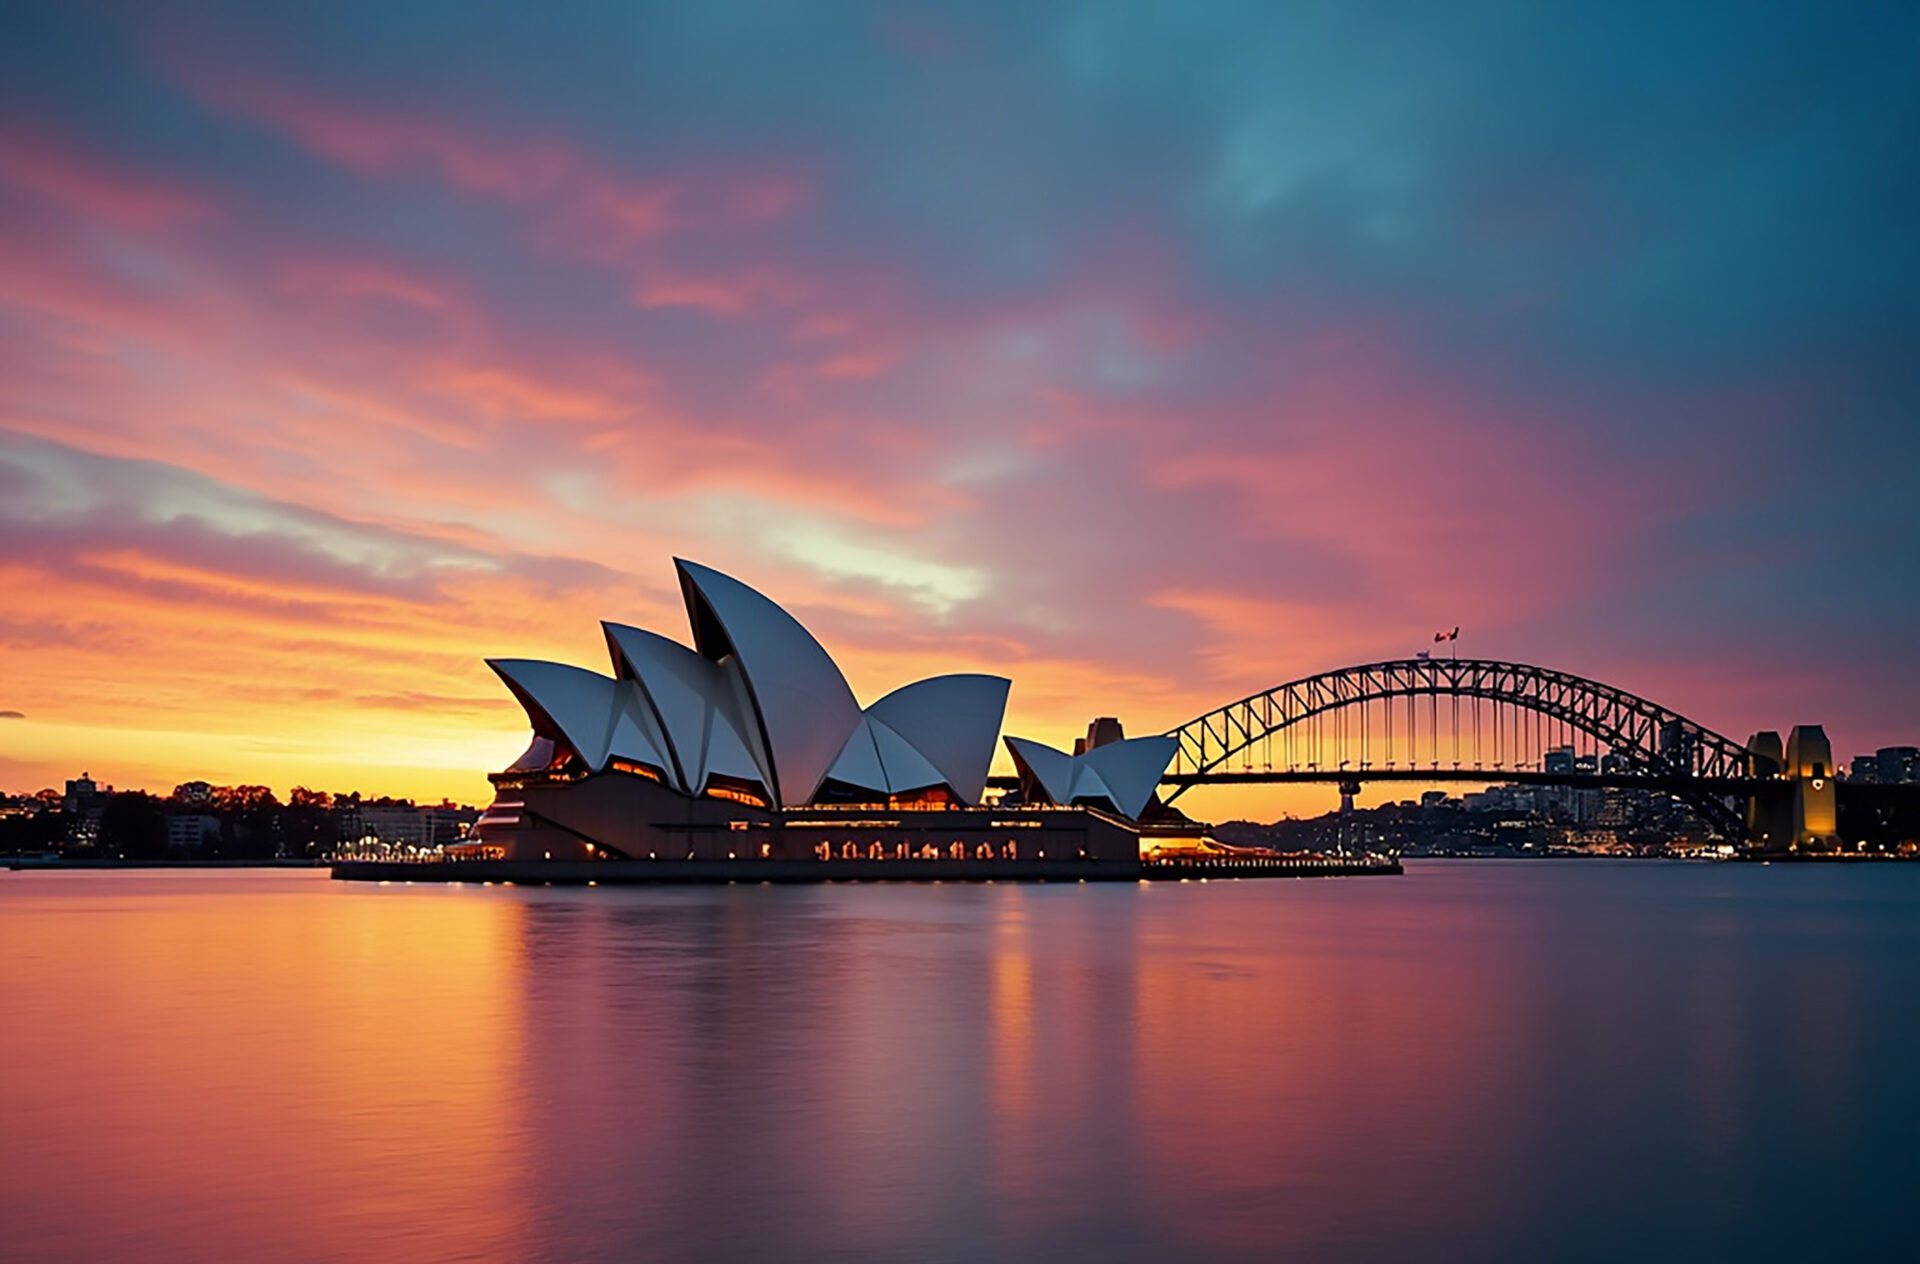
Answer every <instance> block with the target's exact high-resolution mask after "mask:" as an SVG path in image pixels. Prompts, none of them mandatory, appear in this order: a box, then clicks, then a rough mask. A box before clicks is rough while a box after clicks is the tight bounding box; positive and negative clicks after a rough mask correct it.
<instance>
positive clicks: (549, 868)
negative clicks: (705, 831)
mask: <svg viewBox="0 0 1920 1264" xmlns="http://www.w3.org/2000/svg"><path fill="white" fill-rule="evenodd" d="M1399 872H1400V862H1399V861H1397V860H1388V859H1374V860H1348V859H1345V858H1342V857H1339V856H1307V857H1276V858H1271V859H1269V858H1264V857H1253V856H1221V857H1214V858H1209V859H1205V860H1199V859H1194V860H1186V859H1180V860H1159V861H1133V860H1055V861H1046V860H1033V861H1019V860H580V861H567V860H519V861H516V860H440V861H404V860H341V861H336V862H334V864H333V866H332V876H333V877H334V878H336V879H338V880H340V881H344V882H472V883H483V884H484V883H511V884H514V885H526V886H586V885H594V886H614V885H631V884H677V885H707V886H717V885H724V884H727V883H799V882H1140V881H1148V882H1164V881H1179V880H1181V879H1195V878H1205V879H1214V878H1324V877H1345V876H1355V877H1357V876H1361V875H1365V874H1392V873H1399Z"/></svg>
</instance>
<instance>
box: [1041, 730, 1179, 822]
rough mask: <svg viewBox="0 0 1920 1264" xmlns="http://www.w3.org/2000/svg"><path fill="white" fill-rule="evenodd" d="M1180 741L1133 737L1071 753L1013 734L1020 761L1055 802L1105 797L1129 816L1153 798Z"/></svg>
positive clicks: (1136, 815) (1067, 803)
mask: <svg viewBox="0 0 1920 1264" xmlns="http://www.w3.org/2000/svg"><path fill="white" fill-rule="evenodd" d="M1178 749H1179V743H1178V742H1177V741H1175V740H1174V739H1173V738H1171V737H1133V738H1128V739H1127V740H1125V741H1121V742H1108V743H1107V744H1106V745H1105V746H1096V747H1094V748H1093V749H1092V750H1090V751H1088V752H1086V753H1085V754H1083V755H1069V754H1067V753H1066V752H1065V751H1062V750H1055V749H1054V748H1053V747H1051V746H1045V745H1042V744H1041V743H1039V742H1036V741H1032V740H1031V739H1029V738H1024V737H1009V738H1008V739H1007V750H1008V751H1009V752H1011V753H1012V755H1013V758H1014V762H1015V763H1017V764H1019V765H1020V766H1021V767H1022V768H1024V769H1025V770H1026V771H1027V772H1029V773H1031V774H1033V777H1034V780H1036V781H1038V782H1039V783H1040V788H1041V789H1042V790H1043V791H1045V792H1046V795H1047V797H1048V798H1049V799H1052V800H1053V801H1054V802H1055V803H1058V804H1062V805H1069V804H1073V803H1077V802H1080V801H1082V800H1086V799H1105V800H1106V801H1107V802H1109V803H1111V804H1112V805H1113V806H1114V807H1115V808H1117V809H1118V810H1119V811H1120V812H1121V813H1122V814H1123V815H1125V816H1129V817H1134V818H1138V817H1139V815H1140V813H1141V812H1142V811H1143V810H1145V808H1146V806H1147V803H1148V802H1149V801H1150V800H1151V799H1152V798H1153V791H1154V787H1156V786H1157V785H1159V784H1160V774H1161V773H1163V772H1165V771H1166V770H1167V765H1168V764H1170V763H1172V762H1173V756H1174V752H1175V751H1176V750H1178Z"/></svg>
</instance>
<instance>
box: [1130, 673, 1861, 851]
mask: <svg viewBox="0 0 1920 1264" xmlns="http://www.w3.org/2000/svg"><path fill="white" fill-rule="evenodd" d="M1167 736H1170V737H1172V738H1174V739H1175V740H1176V741H1177V742H1178V743H1179V747H1178V751H1177V753H1176V754H1175V756H1174V759H1173V762H1172V764H1171V765H1170V766H1169V768H1168V769H1167V772H1166V774H1165V775H1164V776H1163V778H1162V780H1161V785H1162V793H1163V795H1164V796H1165V801H1166V802H1167V803H1168V804H1169V805H1171V804H1172V803H1173V802H1174V801H1175V800H1177V799H1178V798H1179V797H1180V796H1181V795H1182V794H1184V793H1186V791H1188V790H1189V789H1191V788H1192V787H1194V786H1197V785H1226V784H1249V783H1284V782H1330V783H1337V784H1339V785H1340V788H1341V790H1342V792H1343V793H1346V794H1353V793H1357V792H1358V790H1359V787H1360V785H1361V783H1364V782H1377V781H1416V782H1436V781H1464V782H1475V783H1480V784H1488V783H1531V784H1536V785H1558V786H1571V787H1595V788H1607V787H1620V788H1639V789H1644V790H1650V791H1660V792H1664V793H1667V794H1670V795H1672V796H1674V797H1675V798H1678V799H1680V800H1681V801H1683V802H1684V803H1686V804H1687V805H1688V806H1689V807H1691V808H1692V809H1693V810H1694V811H1695V812H1696V813H1697V814H1698V815H1699V816H1700V817H1701V819H1702V820H1703V821H1705V822H1706V823H1707V824H1708V825H1709V826H1710V827H1711V828H1712V829H1713V830H1714V831H1715V832H1716V833H1719V834H1720V835H1722V836H1723V837H1726V838H1729V839H1734V840H1738V841H1741V842H1743V843H1744V844H1746V845H1747V846H1749V847H1759V848H1779V847H1801V846H1808V845H1814V846H1818V845H1821V844H1823V843H1831V842H1832V841H1833V840H1834V839H1835V838H1836V837H1837V828H1838V827H1837V810H1836V806H1835V785H1834V780H1833V778H1834V771H1835V769H1834V762H1833V755H1832V751H1831V749H1830V747H1829V745H1828V742H1827V739H1826V735H1825V733H1824V732H1823V731H1822V730H1821V729H1820V728H1819V726H1817V725H1803V726H1800V727H1798V728H1796V729H1794V730H1793V731H1792V735H1791V738H1790V739H1789V740H1788V741H1786V742H1782V740H1781V739H1780V736H1779V735H1778V734H1777V733H1771V732H1767V733H1758V734H1755V735H1754V736H1753V737H1752V738H1750V739H1749V740H1748V741H1746V742H1740V741H1736V740H1734V739H1733V738H1730V737H1727V736H1725V735H1723V734H1721V733H1717V732H1715V731H1714V730H1712V729H1709V728H1707V727H1706V726H1705V725H1702V724H1699V723H1697V722H1695V721H1693V720H1690V719H1688V718H1687V717H1686V716H1683V715H1681V714H1679V713H1678V712H1676V711H1673V710H1670V709H1669V708H1666V707H1663V706H1660V705H1659V704H1658V703H1655V702H1651V701H1649V700H1648V699H1646V698H1642V697H1640V696H1638V695H1636V694H1633V693H1629V692H1628V691H1626V690H1624V689H1619V688H1615V687H1614V686H1612V685H1608V684H1603V683H1601V682H1600V681H1596V680H1589V679H1587V678H1585V677H1583V676H1576V675H1573V674H1571V673H1569V672H1562V671H1554V670H1552V669H1549V668H1545V667H1535V666H1532V665H1529V664H1525V663H1509V662H1501V661H1497V660H1493V659H1480V658H1429V657H1418V658H1407V659H1393V660H1389V661H1385V662H1378V663H1367V664H1363V665H1361V666H1357V667H1343V668H1339V669H1338V670H1334V671H1326V672H1321V673H1319V674H1318V675H1313V676H1307V677H1304V678H1303V679H1300V680H1295V681H1290V682H1288V683H1286V684H1283V685H1279V686H1276V687H1275V688H1272V689H1267V690H1264V691H1262V692H1260V693H1256V694H1251V695H1249V696H1248V697H1245V698H1242V699H1240V700H1239V701H1237V702H1232V703H1228V704H1227V705H1225V706H1222V707H1219V708H1216V709H1215V710H1212V711H1209V712H1207V713H1206V714H1205V715H1202V716H1199V717H1197V718H1195V719H1193V720H1190V721H1188V722H1187V723H1185V724H1183V725H1181V726H1180V727H1179V728H1176V729H1174V730H1172V731H1171V732H1170V733H1168V734H1167Z"/></svg>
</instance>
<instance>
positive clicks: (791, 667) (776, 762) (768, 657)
mask: <svg viewBox="0 0 1920 1264" xmlns="http://www.w3.org/2000/svg"><path fill="white" fill-rule="evenodd" d="M674 565H675V566H676V567H678V568H679V572H680V580H681V589H682V592H683V593H684V595H685V596H686V599H687V615H688V618H690V619H691V620H692V622H693V629H694V640H695V643H696V644H697V645H698V647H699V650H700V653H701V654H703V655H705V656H706V657H707V658H710V659H713V660H714V661H716V662H719V661H721V660H722V659H724V658H726V657H728V656H729V655H731V656H732V657H734V658H735V659H737V660H738V663H739V667H740V673H741V678H742V680H743V681H744V683H745V685H746V691H747V694H748V696H749V698H750V699H751V702H752V704H753V710H754V711H755V712H756V713H757V714H758V716H759V719H760V729H761V731H762V732H763V733H764V734H765V737H766V745H767V746H768V748H769V750H768V754H769V756H770V759H769V763H770V764H771V769H770V771H771V772H772V775H773V778H774V782H775V784H774V786H773V787H772V789H773V790H774V792H775V793H776V794H778V796H779V798H780V801H781V803H782V804H784V805H786V806H788V807H797V806H800V805H802V804H805V803H807V802H809V801H811V800H812V798H813V796H814V794H815V792H816V791H818V790H819V788H820V783H821V781H822V780H823V779H824V778H825V777H826V775H827V769H828V768H830V767H831V766H832V765H833V763H834V761H835V760H836V759H837V758H838V757H839V755H840V752H841V750H842V749H843V748H844V747H845V746H846V744H847V739H848V738H849V737H850V736H851V735H852V734H853V730H854V728H855V726H856V725H858V724H859V723H860V704H859V703H857V702H855V701H854V698H853V690H851V689H849V688H848V687H847V681H846V678H845V677H844V676H842V675H841V674H840V669H839V668H838V667H836V666H835V665H834V662H833V659H832V658H831V657H829V656H828V654H827V652H826V651H825V650H824V649H822V648H820V643H819V642H818V641H816V640H814V639H813V637H812V635H810V634H809V633H808V632H807V630H806V629H805V628H803V627H801V626H800V623H799V621H798V620H796V619H795V618H794V617H793V616H792V615H790V614H788V613H787V612H786V611H785V610H782V609H781V608H780V607H779V606H778V605H775V604H774V603H773V602H772V601H770V600H768V599H767V598H766V597H764V596H762V595H761V594H760V593H758V592H755V591H754V590H753V589H751V588H749V587H747V586H746V585H745V584H743V583H741V582H740V581H739V580H737V579H734V578H733V577H731V576H729V575H722V574H721V573H720V572H719V571H716V570H712V569H710V568H708V567H705V566H701V565H699V564H698V563H695V562H688V561H683V560H681V559H678V558H676V559H675V560H674ZM708 615H710V616H711V618H709V617H706V616H708Z"/></svg>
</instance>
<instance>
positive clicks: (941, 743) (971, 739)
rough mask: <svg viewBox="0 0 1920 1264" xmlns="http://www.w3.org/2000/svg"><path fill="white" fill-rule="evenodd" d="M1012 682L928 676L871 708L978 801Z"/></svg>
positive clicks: (955, 787)
mask: <svg viewBox="0 0 1920 1264" xmlns="http://www.w3.org/2000/svg"><path fill="white" fill-rule="evenodd" d="M1012 687H1013V682H1012V681H1010V680H1008V679H1007V678H1006V677H1004V676H982V675H953V676H930V677H928V678H927V679H925V680H916V681H914V682H913V683H912V684H910V685H902V686H901V687H900V688H898V689H896V690H894V691H893V692H892V693H890V694H888V695H887V696H886V697H884V698H882V699H880V700H879V701H878V702H876V703H874V704H873V705H872V706H870V707H868V708H867V714H868V715H869V716H871V717H872V718H873V719H875V720H878V721H880V722H881V723H882V724H884V725H885V726H886V727H887V728H888V729H891V730H892V731H893V732H894V733H895V734H897V735H899V736H900V737H901V738H903V739H904V740H905V741H906V742H907V743H908V744H909V745H911V746H912V747H913V749H914V750H916V751H918V752H919V753H920V754H921V755H923V756H925V757H926V760H927V762H928V763H930V764H932V765H933V766H934V767H935V768H937V769H939V770H940V779H941V780H942V781H944V782H946V784H947V788H948V789H950V790H952V791H953V792H954V794H955V795H957V796H958V797H959V798H961V799H963V800H965V801H966V802H968V803H978V802H979V801H980V792H981V791H983V790H985V789H986V788H987V768H988V765H990V764H992V763H993V739H994V738H995V737H996V736H997V735H998V734H999V732H1000V721H1001V719H1002V718H1003V717H1004V716H1005V715H1006V711H1007V691H1008V690H1009V689H1011V688H1012Z"/></svg>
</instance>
